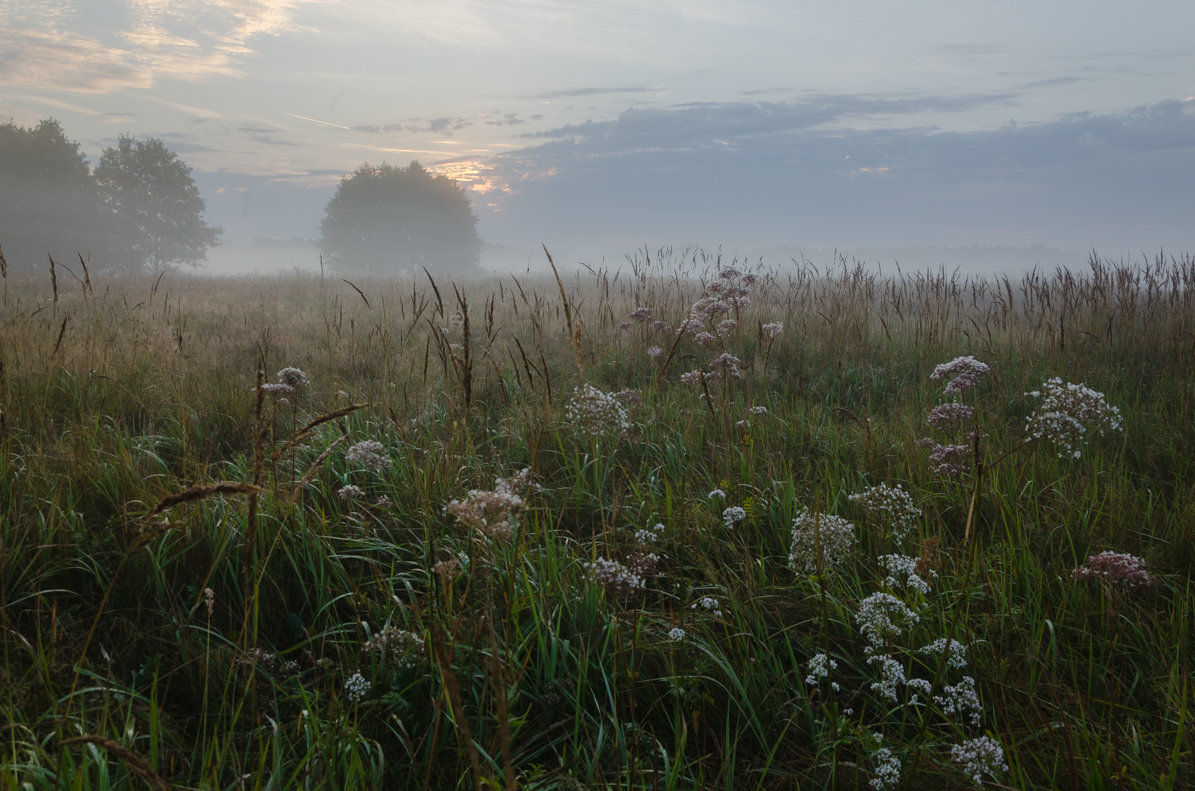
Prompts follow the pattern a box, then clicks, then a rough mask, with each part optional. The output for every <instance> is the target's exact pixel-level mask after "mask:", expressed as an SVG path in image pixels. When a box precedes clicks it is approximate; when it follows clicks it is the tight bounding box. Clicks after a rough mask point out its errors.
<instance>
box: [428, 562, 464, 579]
mask: <svg viewBox="0 0 1195 791" xmlns="http://www.w3.org/2000/svg"><path fill="white" fill-rule="evenodd" d="M464 570H465V569H464V565H463V564H462V563H461V561H460V559H459V558H445V559H444V560H440V561H436V564H435V565H434V566H432V571H433V572H435V573H436V575H437V576H438V577H439V578H440V581H441V583H442V584H445V585H446V584H447V583H448V581H449V580H452V579H455V578H456V577H458V576H460V574H461V572H462V571H464Z"/></svg>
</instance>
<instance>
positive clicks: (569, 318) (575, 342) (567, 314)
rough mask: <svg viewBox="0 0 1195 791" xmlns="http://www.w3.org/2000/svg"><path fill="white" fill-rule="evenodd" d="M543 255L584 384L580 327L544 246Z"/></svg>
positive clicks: (550, 256)
mask: <svg viewBox="0 0 1195 791" xmlns="http://www.w3.org/2000/svg"><path fill="white" fill-rule="evenodd" d="M544 255H546V256H547V257H548V265H549V266H551V267H552V275H553V276H554V277H555V278H556V287H557V288H558V289H560V301H561V302H563V303H564V323H565V324H566V325H567V326H568V342H569V343H570V344H572V347H573V354H575V355H576V356H577V378H578V380H579V381H582V382H584V381H585V361H584V360H583V359H582V356H581V325H580V324H576V325H574V324H573V309H572V305H571V303H569V301H568V295H567V294H566V293H565V292H564V282H563V281H562V280H561V279H560V273H559V272H557V271H556V262H555V261H553V260H552V254H551V253H549V252H548V246H547V245H544Z"/></svg>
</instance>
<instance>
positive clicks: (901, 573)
mask: <svg viewBox="0 0 1195 791" xmlns="http://www.w3.org/2000/svg"><path fill="white" fill-rule="evenodd" d="M878 560H879V561H880V568H881V569H883V570H884V572H885V573H886V574H887V575H888V576H887V577H885V578H884V584H885V585H886V586H888V587H889V588H894V589H895V588H897V587H903V588H905V589H906V590H913V591H917V592H918V593H920V594H921V595H922V596H924V595H926V594H927V593H929V590H930V585H929V583H928V582H926V580H925V579H924V578H923V577H922V576H921V575H920V574H919V573H918V571H917V562H918V560H919V558H915V557H910V556H909V555H880V557H879V558H878ZM930 573H931V574H932V575H933V576H937V575H936V574H934V572H932V571H931V572H930Z"/></svg>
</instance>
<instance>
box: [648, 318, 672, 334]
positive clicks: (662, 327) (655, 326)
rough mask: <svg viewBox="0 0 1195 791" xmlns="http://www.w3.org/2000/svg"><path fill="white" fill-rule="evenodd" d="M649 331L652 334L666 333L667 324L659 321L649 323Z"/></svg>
mask: <svg viewBox="0 0 1195 791" xmlns="http://www.w3.org/2000/svg"><path fill="white" fill-rule="evenodd" d="M651 331H652V332H667V331H668V322H666V321H659V320H656V321H653V322H652V323H651Z"/></svg>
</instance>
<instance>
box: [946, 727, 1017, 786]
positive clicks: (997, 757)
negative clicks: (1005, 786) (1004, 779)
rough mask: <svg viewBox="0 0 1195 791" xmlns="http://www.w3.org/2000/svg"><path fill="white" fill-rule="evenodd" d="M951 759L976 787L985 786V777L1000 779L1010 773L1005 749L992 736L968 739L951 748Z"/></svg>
mask: <svg viewBox="0 0 1195 791" xmlns="http://www.w3.org/2000/svg"><path fill="white" fill-rule="evenodd" d="M950 757H951V759H952V760H953V761H954V762H955V763H957V764H959V765H960V766H961V767H962V769H963V774H965V775H966V776H967V777H969V778H970V779H971V782H972V783H974V784H975V785H976V786H980V785H982V784H983V776H984V775H985V774H986V775H989V776H990V777H993V778H999V777H1000V775H1001V774H1003V773H1004V772H1007V771H1008V762H1007V761H1005V760H1004V748H1003V747H1001V746H1000V742H998V741H996V740H995V739H993V738H992V737H991V736H980V737H979V738H977V739H968V740H967V741H965V742H963V743H962V744H956V745H954V746H952V747H951V748H950Z"/></svg>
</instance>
